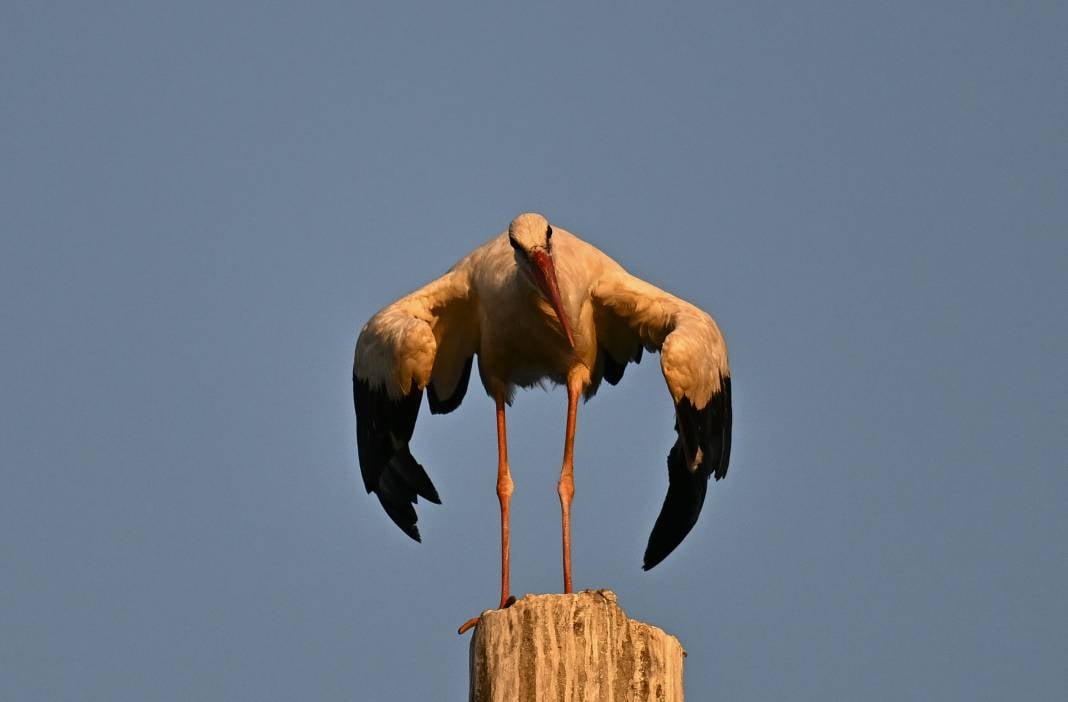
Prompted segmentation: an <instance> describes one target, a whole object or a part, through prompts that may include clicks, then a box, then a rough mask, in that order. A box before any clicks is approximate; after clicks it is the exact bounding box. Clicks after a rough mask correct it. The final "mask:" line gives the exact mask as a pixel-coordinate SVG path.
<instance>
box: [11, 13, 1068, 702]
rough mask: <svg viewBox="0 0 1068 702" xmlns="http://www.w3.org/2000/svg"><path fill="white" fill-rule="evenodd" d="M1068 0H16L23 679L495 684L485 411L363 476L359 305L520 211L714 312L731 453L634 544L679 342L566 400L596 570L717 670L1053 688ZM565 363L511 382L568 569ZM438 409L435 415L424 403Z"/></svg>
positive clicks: (581, 547) (1065, 490) (914, 686)
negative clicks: (411, 528)
mask: <svg viewBox="0 0 1068 702" xmlns="http://www.w3.org/2000/svg"><path fill="white" fill-rule="evenodd" d="M1065 37H1068V11H1066V9H1065V5H1064V4H1063V3H1054V2H1020V3H973V2H954V3H948V2H934V3H932V2H905V3H902V2H895V3H852V2H849V3H847V2H841V3H828V2H814V3H793V2H779V3H767V2H733V3H663V4H654V3H631V4H625V3H623V4H621V3H615V4H613V5H612V6H611V7H609V5H608V4H607V3H605V4H603V5H601V6H599V7H592V6H589V5H579V4H576V3H560V4H556V5H555V6H554V7H551V8H550V7H543V8H533V7H531V4H530V3H497V4H491V3H483V4H478V5H474V4H471V5H468V4H461V3H436V4H433V5H432V4H429V3H428V4H426V5H422V6H411V5H407V4H403V3H389V4H387V3H382V4H381V5H368V4H363V3H351V2H335V3H319V4H317V3H299V4H298V3H249V4H247V5H245V6H244V7H241V6H238V5H234V4H231V5H230V6H228V7H227V8H223V7H220V5H219V4H218V3H173V2H168V3H144V2H136V3H135V2H128V3H126V2H104V3H91V4H84V3H70V4H68V5H67V6H64V5H63V4H54V3H43V2H10V1H9V2H5V3H3V5H2V7H0V81H2V82H0V91H2V92H0V353H2V357H3V363H2V366H0V451H2V464H0V470H2V475H0V563H2V575H0V631H2V632H3V633H2V635H0V698H3V699H5V700H18V701H22V700H49V701H51V700H175V701H177V700H194V699H195V700H257V701H262V700H297V699H301V700H420V699H455V700H458V699H466V692H467V657H468V639H467V638H466V637H465V638H460V637H458V636H457V635H456V633H455V630H456V627H457V626H458V625H459V624H460V623H461V622H463V621H464V620H465V619H467V618H468V617H470V616H472V615H474V614H477V613H478V612H479V611H481V610H483V609H485V608H488V607H492V606H494V605H495V604H496V599H497V597H498V579H497V578H498V568H499V563H498V522H497V520H498V512H497V500H496V496H495V492H494V489H495V469H496V466H495V455H496V454H495V451H496V448H495V442H494V441H495V440H494V420H493V405H492V402H491V401H490V400H489V399H488V398H487V397H486V396H485V393H484V392H482V390H481V388H480V387H479V386H478V385H477V381H474V384H473V385H472V389H471V392H469V393H468V396H467V399H466V401H465V402H464V405H463V406H462V407H461V409H460V410H459V411H458V412H456V413H454V414H451V415H448V416H445V417H430V416H429V415H428V414H426V415H425V416H423V417H422V418H421V420H420V422H419V424H418V426H417V429H416V439H415V442H414V446H413V448H414V450H415V452H416V455H417V456H418V457H419V458H420V459H421V460H422V461H423V463H424V464H425V465H426V466H427V468H428V471H429V472H430V474H431V476H432V477H433V478H434V480H435V482H436V484H437V486H438V488H439V490H440V492H441V494H442V497H443V499H444V505H443V506H441V507H437V506H434V505H421V506H420V526H421V528H422V531H423V535H424V543H423V544H422V545H419V544H416V543H414V542H412V541H410V540H409V539H408V538H407V537H405V536H404V535H403V534H402V533H401V532H400V530H398V529H397V528H396V527H395V526H394V525H393V524H392V523H391V522H390V521H389V519H388V518H387V517H386V515H385V514H384V513H383V511H382V509H381V508H380V507H379V505H378V503H377V500H375V499H374V498H373V497H369V496H368V495H366V494H365V493H364V491H363V487H362V484H361V481H360V478H359V472H358V469H357V466H356V462H355V439H354V418H353V411H352V400H351V385H350V368H351V362H352V349H353V346H354V343H355V339H356V335H357V333H358V331H359V328H360V326H361V325H362V324H363V323H364V322H365V321H366V320H367V318H368V317H370V315H371V314H373V313H374V312H375V311H376V310H377V309H379V308H380V307H382V306H383V305H385V304H386V303H388V302H390V301H392V300H393V299H395V298H397V297H399V296H400V295H403V294H405V293H407V292H408V291H409V290H411V289H413V288H415V287H418V286H420V285H422V284H423V283H425V282H426V281H428V280H430V279H431V278H433V277H435V276H437V275H439V274H440V273H442V272H443V271H444V270H445V269H446V268H448V267H449V266H450V265H451V264H452V263H453V262H454V261H455V260H456V259H458V258H459V257H460V256H462V255H463V254H464V253H466V252H467V251H468V250H470V249H471V248H473V247H475V246H477V245H479V244H481V243H482V242H484V241H485V240H487V239H488V238H489V237H491V236H493V235H494V234H496V233H498V232H500V231H501V230H503V229H504V228H505V227H506V226H507V224H508V222H509V220H510V219H511V218H512V217H513V216H514V215H516V214H517V213H519V212H521V211H525V210H531V209H534V210H539V211H541V212H544V213H545V214H546V215H548V216H549V217H550V219H551V220H552V221H554V222H556V223H557V224H558V225H560V226H563V227H565V228H567V229H569V230H571V231H574V232H576V233H578V234H580V235H581V236H584V237H585V238H586V239H588V240H589V241H591V242H593V243H594V244H596V245H598V246H600V247H601V248H602V249H604V250H605V251H606V252H608V253H609V254H610V255H612V256H614V257H615V258H616V259H617V260H619V261H620V262H621V263H622V264H623V265H624V266H626V267H628V268H629V269H630V270H631V271H632V272H634V273H635V274H637V275H640V276H642V277H644V278H646V279H648V280H650V281H652V282H654V283H656V284H657V285H660V286H662V287H665V288H667V289H669V290H672V291H674V292H675V293H677V294H679V295H681V296H683V297H686V298H687V299H689V300H691V301H693V302H695V303H696V304H698V305H700V306H701V307H703V308H705V309H707V310H709V311H710V312H711V313H712V314H713V315H714V316H716V318H717V319H718V320H719V322H720V324H721V326H722V327H723V329H724V331H725V333H726V335H727V340H728V342H729V344H730V350H731V356H732V364H733V369H734V393H735V421H734V428H735V441H734V452H733V457H732V461H731V468H730V474H729V475H728V476H727V479H726V480H724V481H722V482H721V483H719V484H716V485H714V487H713V488H712V489H711V490H710V493H709V498H708V501H707V502H706V504H705V508H704V513H703V514H702V517H701V520H700V522H699V523H698V524H697V527H696V528H695V530H694V532H693V533H692V534H691V535H690V536H689V538H688V539H687V540H686V541H685V542H684V543H683V544H682V546H681V547H680V548H679V549H678V550H677V551H676V552H675V553H673V554H672V555H671V556H670V557H669V558H668V559H667V560H666V561H665V562H664V563H663V564H662V565H660V566H659V567H657V568H656V569H655V570H653V571H652V572H650V573H647V574H646V573H643V572H642V571H641V569H640V564H641V555H642V551H643V549H644V546H645V540H646V538H647V536H648V533H649V531H650V529H651V527H652V523H653V520H654V519H655V516H656V513H657V511H658V509H659V507H660V503H661V500H662V498H663V495H664V492H665V489H666V481H667V473H666V468H665V457H666V454H667V450H668V448H669V447H670V445H671V443H672V441H673V440H674V433H673V432H672V415H671V403H670V400H669V397H668V394H667V392H666V390H665V388H664V387H663V379H662V377H661V375H660V371H659V366H658V364H657V362H656V360H655V357H648V358H647V359H646V361H645V362H644V363H643V364H642V365H641V366H638V367H636V368H635V367H631V368H630V369H629V370H628V372H627V376H626V378H625V379H624V382H623V383H622V384H621V385H620V386H619V387H617V388H610V387H607V386H606V387H605V388H604V389H602V391H601V393H600V394H599V395H598V396H597V397H596V398H595V399H594V400H593V401H592V402H590V403H589V404H587V405H584V406H583V407H581V408H580V412H579V433H578V442H577V449H576V450H577V458H576V497H575V505H574V522H575V523H574V535H575V545H574V559H575V583H576V587H579V588H586V587H608V588H612V589H614V590H615V591H616V592H617V593H618V594H619V598H620V602H621V604H622V606H623V607H624V609H625V610H626V611H627V612H628V614H630V615H631V616H633V617H636V618H640V619H644V620H647V621H650V622H653V623H655V624H657V625H659V626H661V627H663V628H665V629H666V630H668V631H670V632H672V633H674V634H675V635H677V636H678V637H679V638H680V639H681V641H682V643H683V645H684V646H685V647H686V649H687V650H688V652H689V657H688V659H687V671H686V684H687V689H688V693H689V699H692V700H694V701H695V702H696V701H698V700H774V699H814V700H815V699H819V700H828V699H840V700H845V699H864V700H900V699H968V700H974V699H987V700H1002V699H1036V700H1037V699H1051V700H1052V699H1063V695H1064V693H1065V690H1066V689H1068V672H1066V671H1068V634H1066V631H1065V630H1066V623H1068V604H1066V602H1068V598H1066V597H1065V593H1066V592H1068V562H1066V561H1068V559H1066V557H1065V541H1066V537H1068V497H1066V495H1068V473H1066V468H1068V465H1066V464H1068V419H1066V418H1068V373H1066V370H1065V363H1066V359H1068V330H1066V322H1068V283H1066V282H1065V274H1066V272H1068V205H1066V201H1068V200H1066V194H1068V166H1066V164H1068V128H1066V125H1068V71H1066V68H1065V67H1066V65H1068V44H1066V39H1065ZM564 411H565V396H564V393H563V391H562V390H561V389H559V388H558V389H555V390H553V391H550V392H542V391H532V392H526V393H522V394H521V395H520V396H519V397H518V400H517V402H516V404H515V407H514V410H513V411H512V412H511V414H510V428H511V454H512V470H513V475H514V477H515V481H516V494H515V497H514V498H513V511H514V521H513V533H514V550H513V584H514V591H515V592H516V593H517V594H520V595H522V594H523V593H527V592H553V591H559V590H560V588H561V576H560V565H559V511H558V509H559V508H558V501H557V496H556V492H555V482H556V479H557V476H558V472H559V463H560V456H561V449H562V439H563V431H564ZM424 412H425V409H424Z"/></svg>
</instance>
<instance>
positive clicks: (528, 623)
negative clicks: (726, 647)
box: [470, 590, 686, 702]
mask: <svg viewBox="0 0 1068 702" xmlns="http://www.w3.org/2000/svg"><path fill="white" fill-rule="evenodd" d="M685 655H686V654H685V652H684V651H683V649H682V645H681V644H680V643H679V640H678V639H676V638H675V637H674V636H672V635H670V634H668V633H666V632H664V631H663V630H661V629H658V628H657V627H655V626H651V625H649V624H645V623H643V622H639V621H635V620H633V619H629V618H628V617H627V615H626V614H624V613H623V610H622V609H620V607H619V605H618V604H617V602H616V595H615V593H614V592H612V591H611V590H586V591H583V592H579V593H575V594H571V595H527V596H526V597H524V598H523V599H521V600H518V601H517V602H516V603H515V604H514V605H512V606H511V607H509V608H507V609H500V610H490V611H487V612H484V613H483V614H482V616H481V617H480V618H479V621H478V626H477V628H476V629H475V634H474V637H473V638H472V640H471V688H470V689H471V695H470V699H471V702H528V701H529V702H556V701H559V702H565V701H566V702H573V701H580V700H582V701H589V702H593V701H594V700H596V701H598V702H631V701H632V700H633V701H637V700H642V701H645V700H655V701H656V702H682V700H683V689H682V665H683V660H682V659H683V656H685Z"/></svg>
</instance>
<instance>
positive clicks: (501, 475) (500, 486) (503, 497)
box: [496, 396, 513, 608]
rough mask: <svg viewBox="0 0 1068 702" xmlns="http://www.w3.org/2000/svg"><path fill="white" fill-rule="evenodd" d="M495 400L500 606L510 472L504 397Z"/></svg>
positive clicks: (505, 595)
mask: <svg viewBox="0 0 1068 702" xmlns="http://www.w3.org/2000/svg"><path fill="white" fill-rule="evenodd" d="M496 400H497V499H498V500H500V503H501V604H500V606H501V608H503V607H504V606H505V604H507V602H508V594H509V593H508V573H509V566H508V552H509V548H508V542H509V540H508V505H509V504H510V503H511V501H512V487H513V484H512V474H511V473H510V472H509V470H508V438H507V435H506V433H505V429H504V398H503V397H500V396H498V397H497V398H496Z"/></svg>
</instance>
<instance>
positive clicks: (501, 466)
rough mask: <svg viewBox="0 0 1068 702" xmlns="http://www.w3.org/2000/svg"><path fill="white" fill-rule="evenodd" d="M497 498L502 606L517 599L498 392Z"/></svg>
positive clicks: (501, 404) (465, 627)
mask: <svg viewBox="0 0 1068 702" xmlns="http://www.w3.org/2000/svg"><path fill="white" fill-rule="evenodd" d="M495 401H496V403H497V499H498V500H500V503H501V604H500V608H501V609H504V608H505V607H508V606H510V605H511V604H512V603H513V602H514V601H515V599H514V598H512V597H511V596H510V595H509V592H508V591H509V587H508V575H509V572H510V568H509V563H508V554H509V537H508V523H509V509H508V507H509V504H510V503H511V501H512V489H513V483H512V474H511V472H510V471H509V470H508V437H507V432H506V431H505V426H504V406H505V405H504V395H502V394H497V395H496V397H495ZM477 623H478V617H472V618H471V619H468V620H467V621H466V622H464V623H463V625H462V626H461V627H460V630H459V633H461V634H462V633H464V632H465V631H467V630H468V629H470V628H471V627H473V626H474V625H475V624H477Z"/></svg>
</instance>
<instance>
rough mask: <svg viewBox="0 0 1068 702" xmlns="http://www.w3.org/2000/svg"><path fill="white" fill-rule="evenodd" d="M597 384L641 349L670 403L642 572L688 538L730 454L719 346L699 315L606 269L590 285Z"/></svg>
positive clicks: (723, 349) (727, 394) (722, 347)
mask: <svg viewBox="0 0 1068 702" xmlns="http://www.w3.org/2000/svg"><path fill="white" fill-rule="evenodd" d="M591 292H592V296H593V301H594V314H595V321H596V324H597V338H598V342H599V343H600V344H601V347H602V355H603V356H604V359H603V361H604V369H605V371H604V377H605V379H606V380H608V381H609V382H610V383H612V382H617V381H618V380H619V378H620V377H622V375H623V368H624V367H625V366H626V364H627V362H628V361H630V360H635V361H636V360H638V359H639V358H640V357H641V350H642V348H645V349H648V350H650V351H659V352H660V367H661V369H662V370H663V372H664V379H665V380H666V381H667V386H668V391H669V392H670V393H671V397H672V399H673V400H674V401H675V431H676V432H677V433H678V438H677V439H676V441H675V445H674V446H672V447H671V451H670V452H669V453H668V461H667V463H668V492H667V497H666V498H665V499H664V506H663V507H662V508H661V509H660V515H659V516H658V517H657V519H656V524H655V525H654V526H653V531H652V534H650V536H649V544H648V546H647V547H646V550H645V559H644V564H643V568H644V569H645V570H649V569H650V568H652V567H653V566H655V565H656V564H658V563H659V562H660V561H662V560H664V558H665V557H666V556H667V555H668V554H669V553H671V552H672V551H673V550H674V549H675V547H676V546H678V545H679V543H680V542H681V541H682V540H683V538H685V536H686V535H687V534H688V533H690V530H691V529H692V528H693V525H694V524H695V523H697V517H698V516H699V515H700V514H701V506H702V505H703V504H704V501H705V490H706V488H707V485H708V478H709V477H710V476H711V477H715V478H716V480H719V479H720V478H722V477H724V476H725V475H726V474H727V464H728V461H729V460H730V452H731V376H730V366H729V365H728V361H727V345H726V343H725V342H724V340H723V335H722V334H721V333H720V331H719V327H718V326H716V322H715V321H714V320H713V319H712V318H711V317H710V316H708V315H707V314H706V313H705V312H703V311H701V310H700V309H698V308H697V307H695V306H693V305H691V304H690V303H688V302H686V301H685V300H681V299H679V298H677V297H675V296H674V295H671V294H669V293H666V292H664V291H663V290H661V289H660V288H657V287H656V286H654V285H650V284H649V283H646V282H645V281H643V280H641V279H639V278H635V277H634V276H632V275H629V274H628V273H626V272H625V271H623V270H622V269H617V270H611V271H609V272H607V273H606V274H605V275H603V276H602V277H601V278H600V279H599V280H598V281H597V282H596V283H595V284H594V286H593V288H592V291H591Z"/></svg>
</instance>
